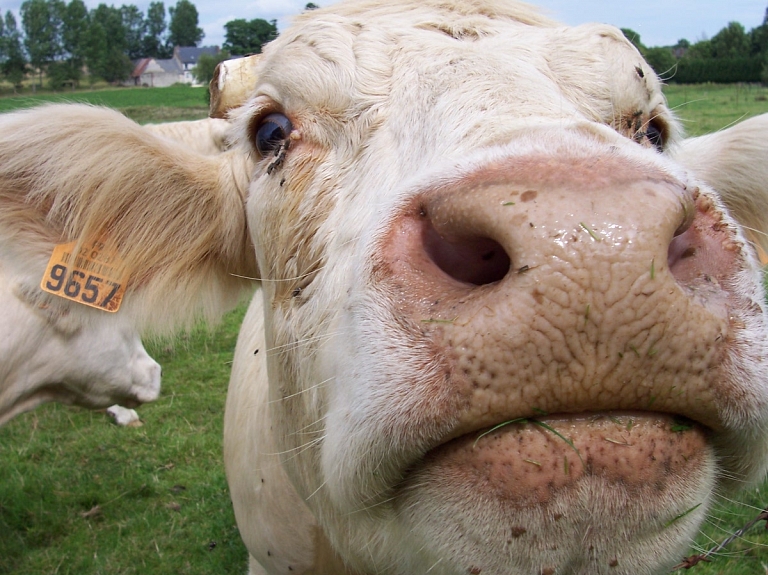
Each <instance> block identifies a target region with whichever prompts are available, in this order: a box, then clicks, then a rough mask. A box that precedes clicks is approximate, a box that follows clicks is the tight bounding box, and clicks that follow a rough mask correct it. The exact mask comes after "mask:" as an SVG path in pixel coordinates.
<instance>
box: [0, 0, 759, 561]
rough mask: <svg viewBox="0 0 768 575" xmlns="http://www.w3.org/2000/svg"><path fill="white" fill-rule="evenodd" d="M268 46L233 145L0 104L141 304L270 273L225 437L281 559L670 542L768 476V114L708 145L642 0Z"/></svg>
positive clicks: (289, 39) (315, 24)
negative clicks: (200, 149)
mask: <svg viewBox="0 0 768 575" xmlns="http://www.w3.org/2000/svg"><path fill="white" fill-rule="evenodd" d="M254 76H255V77H256V78H257V81H256V82H255V86H254V88H253V89H252V93H251V96H250V98H249V99H248V101H247V102H246V103H245V105H243V106H242V107H240V108H239V109H238V110H236V111H234V112H232V113H231V114H230V117H231V119H232V121H233V122H234V124H235V127H236V131H237V139H238V141H239V151H238V150H233V151H230V152H227V153H225V154H222V155H219V156H215V157H207V156H203V155H200V154H198V153H195V152H192V151H189V150H186V149H184V148H183V147H181V146H173V145H169V144H168V143H167V142H166V141H164V140H161V139H158V138H155V137H153V136H150V135H147V133H146V131H142V130H141V129H140V128H139V127H137V126H135V125H133V124H132V123H131V122H129V121H127V120H125V119H124V118H122V117H120V116H119V115H117V114H115V113H113V112H109V111H100V110H94V109H90V108H82V107H78V106H71V107H56V108H44V109H41V110H32V111H27V112H20V113H18V114H15V115H13V116H11V117H10V118H7V119H4V120H2V124H0V206H2V210H3V211H2V212H0V217H2V214H3V212H5V211H8V212H9V213H13V214H16V215H17V216H19V217H16V218H15V219H13V220H12V221H11V222H10V223H9V225H10V224H13V223H14V222H15V225H16V227H15V229H16V230H17V232H18V234H19V235H20V236H19V237H20V238H21V239H23V240H24V241H23V242H21V245H23V246H27V245H28V244H29V245H30V246H31V245H32V244H35V246H36V249H37V248H39V251H40V252H41V253H43V252H49V251H50V250H52V249H53V245H54V244H55V243H56V242H57V241H59V238H54V237H50V235H48V236H46V235H45V234H44V233H43V230H44V229H56V230H60V236H62V237H63V238H66V239H73V238H84V239H83V241H86V240H87V239H88V238H93V237H103V238H105V241H107V242H108V243H110V244H111V245H113V246H115V249H116V250H117V252H118V253H119V257H120V258H121V260H122V261H123V262H124V263H125V266H126V268H127V269H128V270H129V272H130V273H131V277H132V278H133V279H132V281H131V282H130V288H129V292H128V293H127V294H126V301H125V303H126V305H128V308H127V309H126V310H122V311H121V313H123V311H125V312H126V314H127V316H128V317H131V318H133V320H134V321H135V322H136V324H137V325H155V326H157V327H158V329H163V328H165V329H175V326H176V325H177V323H179V322H180V321H183V320H184V319H186V318H189V317H191V316H194V315H195V313H196V312H200V311H202V312H208V314H209V315H212V316H215V315H216V314H217V313H219V312H220V310H221V308H222V307H223V303H224V302H226V301H227V300H228V299H232V298H236V297H237V296H238V294H239V293H241V290H242V289H244V288H243V282H247V280H244V279H243V278H248V277H250V278H257V279H258V280H259V282H260V284H261V292H260V294H259V295H258V296H257V297H255V298H254V299H253V301H252V303H251V306H250V308H249V311H248V313H247V315H246V318H245V321H244V324H243V327H242V330H241V334H240V338H239V341H238V347H237V350H236V354H235V361H234V365H233V370H232V379H231V383H230V389H229V395H228V398H227V408H226V416H225V438H224V441H225V454H224V455H225V464H226V469H227V476H228V480H229V485H230V490H231V495H232V501H233V504H234V507H235V514H236V517H237V521H238V526H239V528H240V532H241V534H242V536H243V539H244V541H245V543H246V546H247V547H248V551H249V553H250V556H251V558H250V572H251V574H252V575H256V574H264V573H268V574H270V575H278V574H285V573H306V574H310V573H311V574H324V575H331V574H339V573H353V574H359V575H372V574H374V573H376V574H378V573H388V574H397V575H413V574H426V573H432V574H442V575H460V574H467V573H469V574H479V573H482V574H484V575H502V574H503V575H510V574H515V575H518V574H548V575H553V574H556V573H557V574H569V575H574V574H579V575H587V574H590V575H592V574H608V573H611V574H630V573H631V574H657V573H658V574H661V573H664V572H666V571H668V570H669V569H670V568H671V567H672V566H673V565H674V564H675V563H677V562H678V561H679V560H680V558H681V557H682V556H683V555H684V554H685V553H686V549H687V547H688V545H689V544H690V541H691V538H692V537H693V536H694V535H695V534H696V532H697V530H698V527H699V525H700V524H701V522H702V521H703V519H704V517H705V515H706V513H707V511H708V509H710V507H711V505H712V501H713V499H714V497H715V496H716V494H718V493H730V492H733V491H735V490H737V489H739V488H743V487H745V486H749V485H753V484H754V483H755V482H757V481H759V480H761V479H762V478H763V477H764V475H765V472H766V467H767V466H768V457H767V456H768V435H767V433H766V430H768V357H766V352H765V341H766V336H768V319H767V316H766V309H765V293H764V291H763V288H762V283H761V274H760V269H759V266H758V264H757V261H756V258H755V253H754V249H753V246H752V245H751V244H750V243H749V242H748V241H747V240H746V239H745V235H744V227H743V225H742V224H740V223H739V221H742V222H747V221H748V222H749V224H748V225H749V226H750V227H752V228H755V229H756V230H758V231H760V232H766V231H768V222H766V217H768V216H766V212H763V213H759V214H752V213H746V212H745V207H744V204H742V203H741V201H740V200H737V198H742V199H743V198H744V197H746V198H748V199H749V201H750V202H751V203H750V204H747V206H759V205H762V204H763V203H764V202H765V201H766V200H765V190H764V189H763V188H761V187H760V186H759V182H764V181H766V177H767V176H768V174H766V167H765V166H768V162H766V157H767V156H768V144H766V141H767V140H766V138H765V136H764V130H763V122H764V121H763V120H753V121H749V122H746V123H745V124H744V125H743V127H740V128H739V127H737V128H734V130H737V131H738V133H739V134H740V136H739V137H740V138H741V139H742V140H744V141H749V142H752V143H754V144H755V145H754V147H750V148H749V149H745V151H744V153H745V154H747V155H749V158H748V161H744V162H743V164H744V165H745V166H747V169H749V170H755V173H756V176H755V177H754V178H748V179H747V180H744V179H738V178H730V179H728V178H724V177H721V176H718V177H717V178H716V177H714V175H715V174H725V173H729V172H731V171H732V170H733V169H734V166H735V165H737V164H736V163H735V161H734V158H733V157H732V156H731V155H728V154H722V155H718V154H717V153H712V152H711V150H715V149H718V147H719V146H720V142H724V141H726V140H727V139H728V137H729V134H733V133H734V132H732V131H725V132H723V133H720V134H718V135H716V136H712V137H710V138H709V139H707V140H705V141H700V142H705V143H702V144H701V146H702V147H703V148H704V149H703V150H701V149H700V150H699V151H696V149H697V148H696V146H695V145H694V144H691V143H689V145H686V143H685V142H684V141H682V140H681V136H680V133H679V129H678V122H677V121H676V120H675V118H674V117H673V115H672V114H671V113H670V111H669V109H668V107H667V105H666V103H665V101H664V97H663V96H662V93H661V90H660V85H659V81H658V78H657V77H656V75H655V74H654V73H653V71H652V70H651V69H650V67H649V66H648V65H647V64H646V63H645V62H644V61H643V59H642V57H641V56H640V54H639V53H638V52H637V51H636V50H635V49H634V48H633V47H632V46H631V44H630V43H628V42H627V41H626V40H625V39H624V37H623V35H622V34H621V32H620V31H619V30H617V29H615V28H612V27H609V26H603V25H589V26H579V27H576V28H567V27H563V26H559V25H557V24H555V23H553V22H550V21H549V20H547V19H545V18H543V17H542V16H540V15H539V14H538V13H537V12H536V11H534V10H533V9H532V8H530V7H528V6H526V5H522V4H519V3H517V2H513V1H505V0H476V1H473V2H459V1H458V0H387V1H386V2H385V1H374V0H360V1H347V2H342V3H340V4H338V5H337V6H335V7H331V8H324V9H320V10H316V11H312V12H309V13H306V14H304V15H302V16H300V17H298V18H297V19H296V21H295V23H294V25H293V26H292V27H291V28H290V29H288V30H286V31H285V32H283V33H282V34H281V36H280V37H279V38H278V39H277V40H275V41H274V42H273V43H272V44H270V45H269V46H268V47H267V49H265V51H264V54H263V55H262V57H261V59H260V60H259V63H258V66H257V68H256V69H255V73H254ZM30 126H34V129H30ZM84 126H87V128H86V127H84ZM697 145H698V144H697ZM670 154H678V157H679V160H675V159H674V158H673V156H672V155H670ZM246 155H251V156H252V157H253V158H254V159H255V161H256V163H255V168H254V169H253V172H252V174H251V178H250V185H249V187H248V189H247V190H246V189H244V188H243V186H242V185H239V184H238V182H239V181H240V180H239V176H238V177H235V176H233V174H235V173H241V172H239V168H237V167H236V166H238V165H240V166H242V162H243V161H244V160H243V158H244V157H245V156H246ZM699 155H704V156H706V158H707V165H708V169H707V170H705V171H704V172H702V176H703V178H702V177H699V176H698V175H697V173H696V170H695V169H693V167H695V166H694V160H693V157H698V156H699ZM118 160H119V161H118ZM686 165H687V166H690V167H692V168H691V169H688V168H686ZM738 165H741V164H738ZM706 179H709V180H710V181H711V182H712V184H713V186H714V187H713V186H708V185H707V184H706V183H705V181H706ZM721 184H722V185H721ZM718 186H721V187H720V188H719V189H718ZM726 205H729V206H730V208H731V209H730V210H729V209H727V208H726ZM751 209H752V208H751V207H747V208H746V211H751ZM20 216H23V217H20ZM43 224H45V226H48V227H45V226H44V225H43ZM51 226H53V227H52V228H51ZM43 248H44V249H43ZM25 249H26V248H25ZM29 252H30V253H33V252H35V250H33V249H32V248H31V247H30V248H29ZM35 253H36V252H35Z"/></svg>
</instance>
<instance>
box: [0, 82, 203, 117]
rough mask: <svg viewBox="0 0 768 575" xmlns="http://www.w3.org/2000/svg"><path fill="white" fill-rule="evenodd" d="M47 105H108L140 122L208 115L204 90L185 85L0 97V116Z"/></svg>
mask: <svg viewBox="0 0 768 575" xmlns="http://www.w3.org/2000/svg"><path fill="white" fill-rule="evenodd" d="M50 102H57V103H60V102H84V103H88V104H95V105H99V106H107V107H110V108H115V109H117V110H120V111H121V112H122V113H124V114H125V115H126V116H128V117H129V118H131V119H133V120H136V121H137V122H139V123H146V122H174V121H178V120H199V119H201V118H205V117H206V116H207V115H208V104H207V102H206V89H205V88H193V87H191V86H185V85H176V86H171V87H169V88H118V89H111V90H81V91H76V92H61V93H50V92H49V93H41V94H37V95H29V94H28V95H24V96H6V97H3V98H0V113H2V112H10V111H11V110H16V109H18V108H29V107H31V106H37V105H40V104H45V103H50Z"/></svg>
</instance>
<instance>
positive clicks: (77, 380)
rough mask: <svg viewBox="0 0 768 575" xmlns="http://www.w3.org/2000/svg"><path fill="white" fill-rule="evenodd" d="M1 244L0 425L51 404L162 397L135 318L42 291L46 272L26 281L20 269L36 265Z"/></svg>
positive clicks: (94, 406)
mask: <svg viewBox="0 0 768 575" xmlns="http://www.w3.org/2000/svg"><path fill="white" fill-rule="evenodd" d="M0 244H2V245H0V301H2V302H3V304H2V308H1V309H0V425H4V424H5V423H7V422H8V421H10V420H11V419H12V418H13V417H15V416H16V415H19V414H20V413H23V412H25V411H29V410H31V409H33V408H35V407H37V406H38V405H40V404H41V403H45V402H49V401H58V402H61V403H66V404H75V405H79V406H82V407H87V408H90V409H100V408H105V407H108V406H110V405H112V404H114V403H115V402H118V403H123V404H125V405H130V406H136V405H139V404H141V403H145V402H149V401H154V400H155V399H157V397H158V395H159V393H160V372H161V369H160V365H159V364H158V363H157V362H156V361H155V360H154V359H152V357H150V356H149V354H148V353H147V352H146V350H145V349H144V346H143V345H142V343H141V339H140V338H139V335H138V333H137V332H136V330H135V329H134V327H133V325H132V323H131V322H130V321H126V318H124V317H123V316H115V317H102V316H101V315H100V314H103V312H99V311H96V310H90V309H87V308H84V309H77V308H74V309H73V306H71V305H69V303H70V302H66V301H65V300H61V301H56V299H57V298H54V297H51V296H47V294H42V293H41V292H39V290H38V288H37V284H38V283H39V282H40V279H41V278H42V274H43V271H42V269H40V276H39V277H38V278H36V279H37V283H35V284H32V283H29V282H27V281H26V280H27V279H29V278H28V277H24V276H25V275H26V274H25V271H24V270H23V269H20V268H26V269H29V267H28V266H30V265H31V264H32V262H31V261H27V262H23V263H22V262H20V261H16V262H14V261H13V260H14V258H13V254H12V253H11V252H12V251H13V245H12V244H11V243H7V242H5V241H3V242H0ZM17 265H18V266H19V267H16V266H17ZM43 267H44V266H43Z"/></svg>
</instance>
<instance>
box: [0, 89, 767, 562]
mask: <svg viewBox="0 0 768 575" xmlns="http://www.w3.org/2000/svg"><path fill="white" fill-rule="evenodd" d="M666 93H667V96H668V98H669V101H670V105H671V106H673V107H674V108H675V111H676V113H677V114H678V115H679V116H680V117H682V118H683V120H684V122H685V125H686V128H687V130H688V132H689V133H690V134H692V135H698V134H701V133H705V132H708V131H713V130H718V129H722V128H724V127H726V126H728V125H729V124H731V123H732V122H735V121H738V120H739V119H741V118H743V117H748V116H751V115H755V114H759V113H763V112H768V99H764V98H767V97H768V92H767V91H766V89H764V88H757V87H752V88H749V89H747V88H744V87H741V88H737V87H734V86H669V87H668V88H667V91H666ZM204 97H205V96H204V89H202V88H188V87H173V88H163V89H121V90H98V91H92V92H75V93H65V94H60V95H53V94H40V95H38V96H36V97H29V96H25V97H23V98H13V97H2V98H0V111H9V110H11V109H15V108H19V107H25V106H29V105H33V104H36V103H40V102H46V101H86V102H91V103H95V104H101V105H107V106H111V107H115V108H117V109H120V110H122V111H124V112H126V113H127V114H129V115H130V116H131V117H133V118H134V119H136V120H137V121H140V122H146V121H162V120H163V119H166V120H171V119H195V118H199V117H204V116H205V112H206V107H205V101H204ZM242 314H243V309H239V310H237V311H236V312H234V313H233V314H230V315H229V316H227V318H226V319H225V320H224V322H223V323H222V324H221V325H220V326H218V327H217V328H215V329H214V330H212V331H210V332H208V331H206V330H203V329H200V330H196V331H194V332H193V333H191V334H189V335H188V336H185V337H183V338H181V340H180V341H179V342H178V343H177V344H176V345H174V346H173V347H171V346H168V345H166V344H162V343H159V344H150V345H148V346H147V348H148V351H149V352H150V354H151V355H153V357H155V358H156V359H157V361H159V362H160V364H161V365H162V366H163V394H162V397H161V399H160V400H159V401H157V402H156V403H154V404H148V405H145V406H143V407H142V408H141V409H140V410H139V411H140V414H141V416H142V419H143V420H144V421H145V425H144V426H143V427H140V428H118V427H116V426H114V425H112V424H111V423H110V422H109V419H108V418H107V416H106V415H105V414H103V413H98V412H88V411H85V410H81V409H77V408H70V407H65V406H61V405H55V404H49V405H45V406H43V407H41V408H39V409H37V410H35V411H33V412H31V413H27V414H24V415H22V416H19V417H17V418H16V419H14V420H13V421H11V422H10V423H9V424H8V425H6V426H5V427H2V428H0V575H6V574H8V575H10V574H13V575H47V574H51V575H53V574H72V575H96V574H105V575H122V574H134V573H136V574H138V573H142V574H143V573H149V574H163V575H164V574H171V573H172V574H201V575H202V574H210V573H220V574H229V573H232V574H241V573H243V572H244V571H245V565H246V556H247V554H246V551H245V548H244V546H243V544H242V542H241V541H240V538H239V535H238V533H237V529H236V527H235V521H234V516H233V513H232V507H231V504H230V501H229V496H228V493H227V485H226V479H225V477H224V471H223V463H222V456H221V440H222V421H223V411H224V401H225V394H226V386H227V381H228V377H229V370H230V367H231V360H232V352H233V350H234V345H235V340H236V336H237V330H238V326H239V322H240V319H241V317H242ZM765 505H768V483H766V484H764V485H762V486H760V487H759V488H757V489H753V490H750V491H748V492H746V493H744V494H742V495H741V496H739V501H738V502H730V501H726V500H719V501H718V505H717V508H716V509H715V512H714V514H713V515H712V517H711V518H710V520H709V521H708V522H707V524H705V526H704V529H703V533H702V535H701V536H700V538H699V540H698V541H697V546H698V547H701V549H702V550H703V549H708V548H710V547H712V546H713V545H714V543H713V541H720V540H722V539H724V538H725V537H727V536H728V535H729V534H730V533H732V532H733V531H735V530H736V529H738V528H740V527H741V526H742V525H744V524H745V523H747V522H748V521H749V520H750V519H752V518H753V517H754V516H756V515H757V513H758V512H759V509H762V507H763V506H765ZM94 509H95V511H93V512H92V513H89V511H92V510H94ZM214 543H215V545H213V544H214ZM764 564H766V565H768V532H766V531H765V530H764V529H762V527H760V526H758V527H756V528H754V529H753V530H752V531H751V532H749V533H748V534H747V536H746V537H745V538H744V539H743V540H740V541H737V542H735V543H734V544H732V545H731V546H729V547H728V548H727V549H726V550H725V551H724V552H722V553H721V554H720V555H719V556H718V557H717V558H715V561H714V562H713V563H711V564H700V565H698V566H697V567H695V568H694V569H692V570H691V571H681V572H680V573H693V574H698V575H766V567H764Z"/></svg>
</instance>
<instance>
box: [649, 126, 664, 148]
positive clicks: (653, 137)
mask: <svg viewBox="0 0 768 575" xmlns="http://www.w3.org/2000/svg"><path fill="white" fill-rule="evenodd" d="M645 137H646V138H648V142H650V144H651V145H652V146H653V147H654V148H656V149H657V150H658V151H659V152H662V151H664V132H663V130H662V129H661V128H660V127H659V125H658V124H657V123H656V122H654V121H653V120H651V121H650V122H648V125H647V126H646V128H645Z"/></svg>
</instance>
